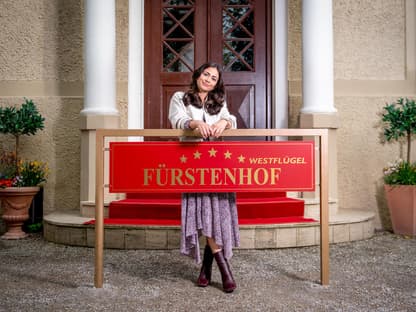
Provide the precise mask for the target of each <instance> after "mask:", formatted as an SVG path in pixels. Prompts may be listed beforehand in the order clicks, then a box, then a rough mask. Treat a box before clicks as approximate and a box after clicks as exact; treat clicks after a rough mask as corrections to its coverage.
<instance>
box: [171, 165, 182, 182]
mask: <svg viewBox="0 0 416 312" xmlns="http://www.w3.org/2000/svg"><path fill="white" fill-rule="evenodd" d="M182 175H183V171H182V169H179V168H172V170H171V182H170V185H176V182H177V183H178V185H183V182H182V180H181V178H182Z"/></svg>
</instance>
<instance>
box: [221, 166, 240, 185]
mask: <svg viewBox="0 0 416 312" xmlns="http://www.w3.org/2000/svg"><path fill="white" fill-rule="evenodd" d="M236 170H237V168H233V172H231V170H230V168H224V173H225V179H224V185H228V183H227V179H226V178H227V177H228V178H229V179H230V180H231V184H233V185H235V182H236V177H235V176H236Z"/></svg>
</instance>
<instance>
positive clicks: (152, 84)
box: [144, 0, 271, 128]
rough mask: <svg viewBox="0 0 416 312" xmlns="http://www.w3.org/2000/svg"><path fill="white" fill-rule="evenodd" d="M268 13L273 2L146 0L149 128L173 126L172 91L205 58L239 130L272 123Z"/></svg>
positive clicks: (187, 80)
mask: <svg viewBox="0 0 416 312" xmlns="http://www.w3.org/2000/svg"><path fill="white" fill-rule="evenodd" d="M270 14H271V1H270V0H145V55H144V60H145V65H144V68H145V73H144V79H145V81H144V86H145V107H144V114H145V121H144V122H145V128H170V123H169V120H168V109H169V101H170V98H171V96H172V94H173V93H174V92H176V91H179V90H182V91H186V90H187V89H188V88H189V85H190V82H191V77H192V71H193V70H194V69H196V68H198V67H199V66H200V65H201V64H203V63H205V62H207V61H213V62H216V63H218V64H222V66H223V68H224V70H223V79H224V83H225V88H226V94H227V105H228V107H229V109H230V111H231V113H232V114H234V115H235V116H236V117H237V124H238V128H268V127H270V125H271V114H270V112H271V103H270V98H271V96H270V93H271V92H270V80H271V75H270V73H271V57H270V56H271V53H270V52H271V51H270V45H271V33H270V29H271V16H270Z"/></svg>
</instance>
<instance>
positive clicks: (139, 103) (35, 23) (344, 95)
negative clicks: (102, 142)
mask: <svg viewBox="0 0 416 312" xmlns="http://www.w3.org/2000/svg"><path fill="white" fill-rule="evenodd" d="M167 2H169V1H167ZM173 2H178V1H173ZM184 2H188V1H179V2H178V3H180V4H181V3H184ZM190 2H193V1H190ZM196 2H198V1H196ZM211 2H212V3H216V2H221V1H211ZM211 2H210V1H208V3H211ZM243 2H245V1H243ZM254 2H255V1H254ZM264 2H265V3H266V4H268V5H269V7H267V8H269V9H270V11H269V12H265V14H266V13H267V16H266V26H267V32H266V34H265V37H266V39H265V42H266V43H267V51H268V53H267V57H268V59H267V60H266V61H267V62H266V65H267V66H268V67H267V69H266V73H267V74H266V76H265V77H266V78H265V79H266V80H267V90H266V93H265V96H264V97H265V99H267V101H266V102H267V103H265V105H266V106H265V107H264V108H263V109H264V110H265V111H268V115H267V118H266V120H263V121H257V120H254V121H250V114H249V116H248V126H250V125H254V127H258V128H262V127H275V128H285V127H288V128H328V129H330V177H329V178H330V206H331V213H332V214H338V213H340V214H342V212H345V211H357V212H364V214H365V215H374V218H373V221H372V222H373V225H374V227H375V228H378V229H381V228H385V229H389V228H390V226H391V225H390V221H389V218H388V212H387V207H386V202H385V199H384V191H383V182H382V169H383V167H385V166H386V165H387V163H388V162H391V161H394V160H395V159H397V158H400V157H401V158H403V155H404V154H405V153H406V151H405V150H403V147H402V146H400V144H391V145H390V144H387V145H385V144H382V143H381V141H380V134H381V129H380V126H379V121H380V115H379V114H380V112H381V110H382V107H383V106H384V105H385V104H386V103H391V102H393V101H395V100H396V99H397V98H399V97H410V98H411V97H414V96H415V94H416V81H415V80H416V77H415V67H416V64H415V58H416V51H415V50H416V49H415V47H416V45H415V40H416V39H415V38H416V36H415V29H416V25H415V22H414V21H415V17H416V4H415V2H414V1H412V0H377V1H370V0H366V1H352V0H332V1H331V0H312V1H309V0H308V1H301V0H287V1H283V0H282V1H264ZM151 3H153V4H154V3H158V5H160V3H163V1H161V2H159V1H140V0H106V1H98V0H84V1H79V0H69V1H68V0H66V1H50V0H42V1H35V0H24V1H11V0H10V1H9V0H6V1H2V2H1V3H0V12H2V13H1V14H0V23H1V26H2V32H1V33H0V39H1V40H0V41H1V42H2V44H1V46H0V73H1V75H0V105H9V104H20V103H22V102H23V98H24V97H27V98H31V99H33V100H34V102H35V103H36V104H37V105H38V107H39V109H40V111H41V113H42V115H43V116H44V117H45V119H46V121H45V130H43V131H42V132H40V133H38V134H37V135H36V136H34V137H27V138H22V142H21V146H22V155H23V156H25V157H29V156H30V158H36V159H41V160H44V161H46V162H48V164H49V167H50V171H51V174H50V177H49V179H48V182H47V183H46V185H45V192H44V214H45V215H48V214H53V213H57V212H62V213H75V214H77V215H79V216H80V217H84V216H90V215H91V214H92V213H93V206H94V196H95V195H94V185H95V181H94V156H95V154H94V153H95V152H94V139H95V138H94V129H98V128H143V127H146V126H148V125H152V126H153V124H152V123H151V121H150V119H151V118H152V117H149V116H148V111H149V108H148V106H146V105H148V103H149V101H150V100H149V93H150V91H149V88H150V84H147V83H146V81H147V78H148V74H149V73H148V72H146V69H147V68H149V67H148V66H149V63H148V62H146V60H147V57H148V55H149V50H146V46H149V45H151V44H152V43H151V42H150V41H149V40H150V39H149V38H150V37H149V33H150V31H149V27H151V25H152V22H151V21H150V22H149V21H148V22H146V21H147V20H148V19H149V18H150V17H149V15H150V14H152V13H151V10H150V9H149V6H150V5H151ZM247 3H251V1H247ZM212 5H213V4H212ZM318 8H319V9H318ZM100 23H101V24H100ZM97 25H101V26H97ZM195 29H198V27H195ZM152 31H153V30H152ZM100 34H105V36H102V35H100ZM318 34H319V35H318ZM213 40H214V39H213ZM213 55H214V54H213ZM208 56H209V55H208ZM204 57H207V55H205V56H201V57H197V58H196V59H195V60H194V61H195V62H196V63H197V62H198V61H201V60H203V58H204ZM214 57H215V55H214ZM162 78H163V77H162ZM230 79H231V78H230ZM108 86H109V87H108ZM241 88H243V87H241ZM258 103H260V101H259V102H258ZM256 105H257V104H256ZM258 105H260V104H258ZM158 111H160V110H158ZM10 142H12V141H11V140H9V138H1V143H2V145H3V148H7V147H8V146H9V144H10ZM119 196H122V195H111V196H110V195H109V196H108V198H107V200H112V199H117V198H120V197H119ZM293 196H296V197H301V198H305V201H306V203H307V205H310V206H311V207H312V210H313V209H314V208H313V206H316V195H315V194H293ZM311 213H313V212H311ZM351 222H353V221H351Z"/></svg>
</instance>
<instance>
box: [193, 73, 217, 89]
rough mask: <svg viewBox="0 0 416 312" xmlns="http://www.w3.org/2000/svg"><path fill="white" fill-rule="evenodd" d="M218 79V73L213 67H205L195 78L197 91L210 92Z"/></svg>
mask: <svg viewBox="0 0 416 312" xmlns="http://www.w3.org/2000/svg"><path fill="white" fill-rule="evenodd" d="M218 79H219V73H218V70H217V69H216V68H215V67H207V68H205V69H204V70H203V71H202V73H201V75H200V76H199V78H198V79H197V80H196V84H197V86H198V90H199V92H210V91H212V90H214V88H215V86H216V85H217V82H218Z"/></svg>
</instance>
